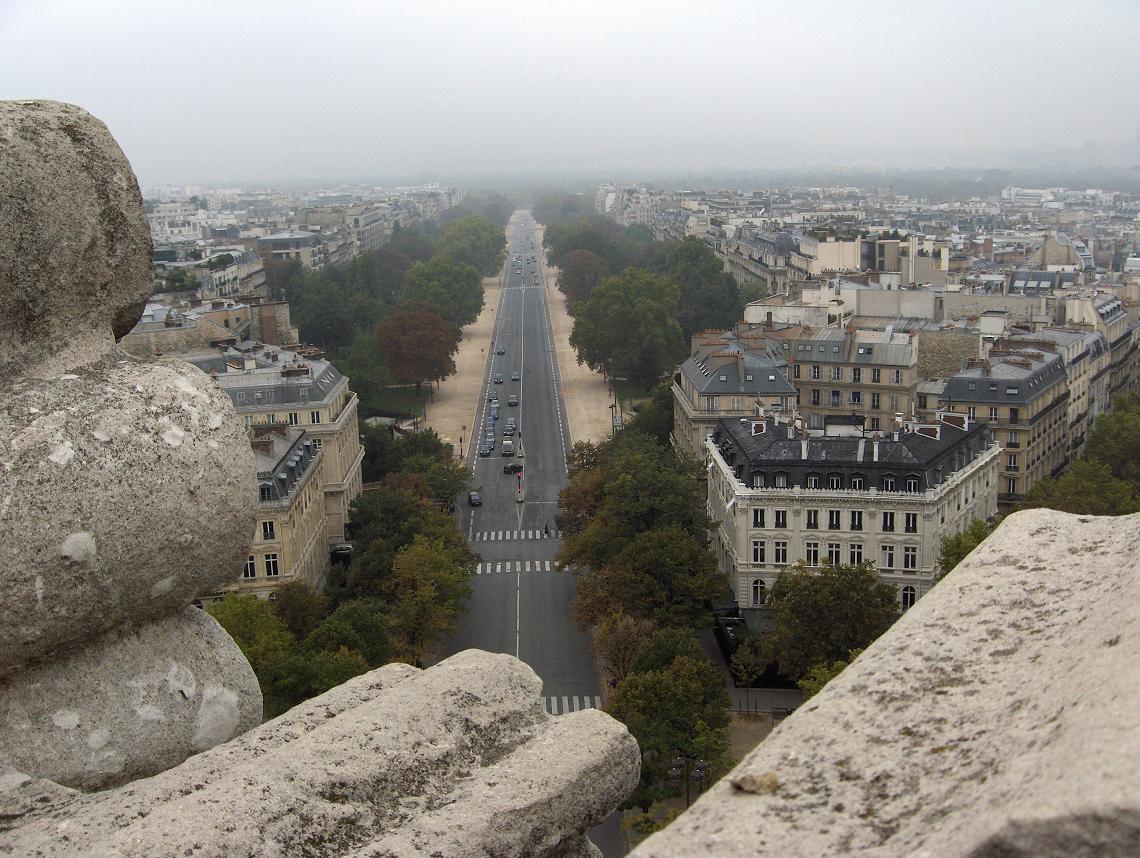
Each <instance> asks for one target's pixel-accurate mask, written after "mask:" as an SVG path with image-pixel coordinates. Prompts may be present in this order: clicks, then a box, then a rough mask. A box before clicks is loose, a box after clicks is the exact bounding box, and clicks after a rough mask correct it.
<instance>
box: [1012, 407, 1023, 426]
mask: <svg viewBox="0 0 1140 858" xmlns="http://www.w3.org/2000/svg"><path fill="white" fill-rule="evenodd" d="M1020 416H1021V411H1020V409H1017V408H1011V409H1009V424H1010V425H1011V426H1016V425H1017V423H1018V422H1020V421H1019V419H1018V418H1019V417H1020Z"/></svg>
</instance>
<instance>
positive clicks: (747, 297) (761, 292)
mask: <svg viewBox="0 0 1140 858" xmlns="http://www.w3.org/2000/svg"><path fill="white" fill-rule="evenodd" d="M738 288H739V290H740V308H741V311H743V309H744V307H745V306H746V305H748V304H751V303H752V302H753V301H759V300H760V299H761V298H767V297H768V294H769V293H768V287H767V286H765V285H764V284H763V283H758V282H756V281H755V280H752V281H749V282H747V283H741V284H740V286H739V287H738Z"/></svg>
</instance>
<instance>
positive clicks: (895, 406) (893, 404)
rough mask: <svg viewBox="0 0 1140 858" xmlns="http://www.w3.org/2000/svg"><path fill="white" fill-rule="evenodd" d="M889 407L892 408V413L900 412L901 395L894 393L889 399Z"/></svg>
mask: <svg viewBox="0 0 1140 858" xmlns="http://www.w3.org/2000/svg"><path fill="white" fill-rule="evenodd" d="M887 407H888V408H890V409H891V411H898V410H899V395H898V394H897V393H892V394H891V395H890V396H888V397H887Z"/></svg>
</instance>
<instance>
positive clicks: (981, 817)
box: [633, 510, 1140, 858]
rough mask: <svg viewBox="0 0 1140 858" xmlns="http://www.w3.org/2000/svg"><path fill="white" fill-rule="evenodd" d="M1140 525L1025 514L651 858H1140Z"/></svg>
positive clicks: (643, 852) (752, 757)
mask: <svg viewBox="0 0 1140 858" xmlns="http://www.w3.org/2000/svg"><path fill="white" fill-rule="evenodd" d="M1138 570H1140V515H1133V516H1127V517H1121V518H1093V517H1088V516H1073V515H1067V514H1064V513H1057V512H1051V511H1048V510H1032V511H1028V512H1020V513H1016V514H1014V515H1012V516H1010V517H1009V518H1007V519H1006V520H1005V521H1004V522H1003V523H1002V525H1001V527H1000V528H998V530H997V531H996V532H995V533H994V534H993V536H991V537H990V538H989V539H988V540H986V542H984V543H983V544H982V545H981V546H980V547H979V548H978V549H977V550H976V551H974V552H973V553H972V554H971V555H970V556H969V557H968V558H967V559H966V560H965V561H964V562H963V563H962V564H961V565H960V566H959V567H958V568H957V569H955V570H954V572H953V573H952V574H951V575H949V576H948V577H947V578H946V579H945V580H944V581H942V582H941V583H939V584H938V586H936V587H935V588H934V589H933V590H932V591H931V592H930V593H929V594H928V595H926V596H925V597H924V598H923V599H922V600H921V601H919V602H918V604H917V605H915V607H913V608H911V609H910V610H909V611H907V613H906V614H905V615H904V616H903V617H902V619H901V620H899V622H898V623H896V624H895V626H894V627H893V628H891V629H890V630H889V631H888V632H887V633H886V634H885V635H883V637H882V638H880V639H879V640H878V641H876V642H875V643H874V644H873V645H872V646H871V647H869V648H868V649H867V650H866V651H865V652H864V653H863V654H862V655H861V656H859V658H858V659H856V660H855V662H854V663H853V664H852V665H851V666H850V667H848V668H847V669H846V670H845V671H844V672H843V673H842V674H841V675H840V676H839V677H838V678H837V679H835V680H833V681H832V682H831V683H829V684H828V685H827V686H826V687H825V688H824V690H823V691H822V692H820V693H819V694H818V695H816V696H815V697H814V698H812V699H811V700H810V701H809V702H808V703H807V704H805V705H804V706H803V707H802V708H801V709H800V710H798V711H797V712H796V713H795V714H794V715H793V716H792V717H791V718H789V719H787V720H786V721H785V722H784V723H783V724H782V725H781V726H780V727H779V728H778V729H777V730H776V731H775V732H774V733H772V735H771V736H769V737H768V738H767V739H766V740H765V741H764V742H763V743H762V744H761V745H760V746H759V747H757V748H756V749H755V750H754V751H753V752H752V753H751V754H749V755H748V756H747V757H746V758H745V759H744V760H743V761H742V762H741V763H740V765H738V766H737V767H736V769H734V770H733V771H732V772H731V773H730V774H729V775H728V776H726V777H725V778H724V779H723V780H721V781H720V782H719V783H717V784H715V785H714V786H713V787H712V788H711V789H710V790H709V791H708V792H707V793H705V795H704V796H702V797H701V799H700V800H699V801H698V802H697V803H696V804H694V805H693V807H692V808H691V809H690V810H689V811H688V812H687V813H685V814H684V815H682V816H681V817H680V818H679V819H678V820H677V821H676V822H675V823H674V824H673V825H671V826H670V827H669V828H667V829H666V830H665V831H664V832H661V833H659V834H656V835H654V836H653V837H651V838H649V839H648V840H647V841H645V842H644V843H643V844H642V845H641V846H640V847H639V848H638V849H636V850H635V851H634V853H633V854H634V855H635V856H638V858H651V856H652V858H657V856H679V855H702V856H728V855H732V856H736V855H778V856H820V855H849V854H859V855H865V856H904V855H905V856H912V855H913V856H938V858H954V856H975V858H981V856H994V857H995V858H996V856H1002V858H1010V856H1025V858H1030V856H1034V858H1036V856H1048V855H1065V856H1089V858H1092V856H1099V858H1105V856H1120V858H1124V856H1135V855H1140V765H1138V764H1137V761H1140V717H1137V713H1138V712H1140V682H1138V681H1137V679H1138V676H1137V671H1138V667H1137V665H1138V664H1140V571H1138Z"/></svg>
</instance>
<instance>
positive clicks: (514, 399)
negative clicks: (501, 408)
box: [507, 393, 519, 405]
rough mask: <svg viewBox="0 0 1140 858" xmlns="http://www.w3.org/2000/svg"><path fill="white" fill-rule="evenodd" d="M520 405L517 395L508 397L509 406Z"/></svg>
mask: <svg viewBox="0 0 1140 858" xmlns="http://www.w3.org/2000/svg"><path fill="white" fill-rule="evenodd" d="M518 404H519V398H518V395H517V394H514V393H512V394H511V395H510V396H508V397H507V405H518Z"/></svg>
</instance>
